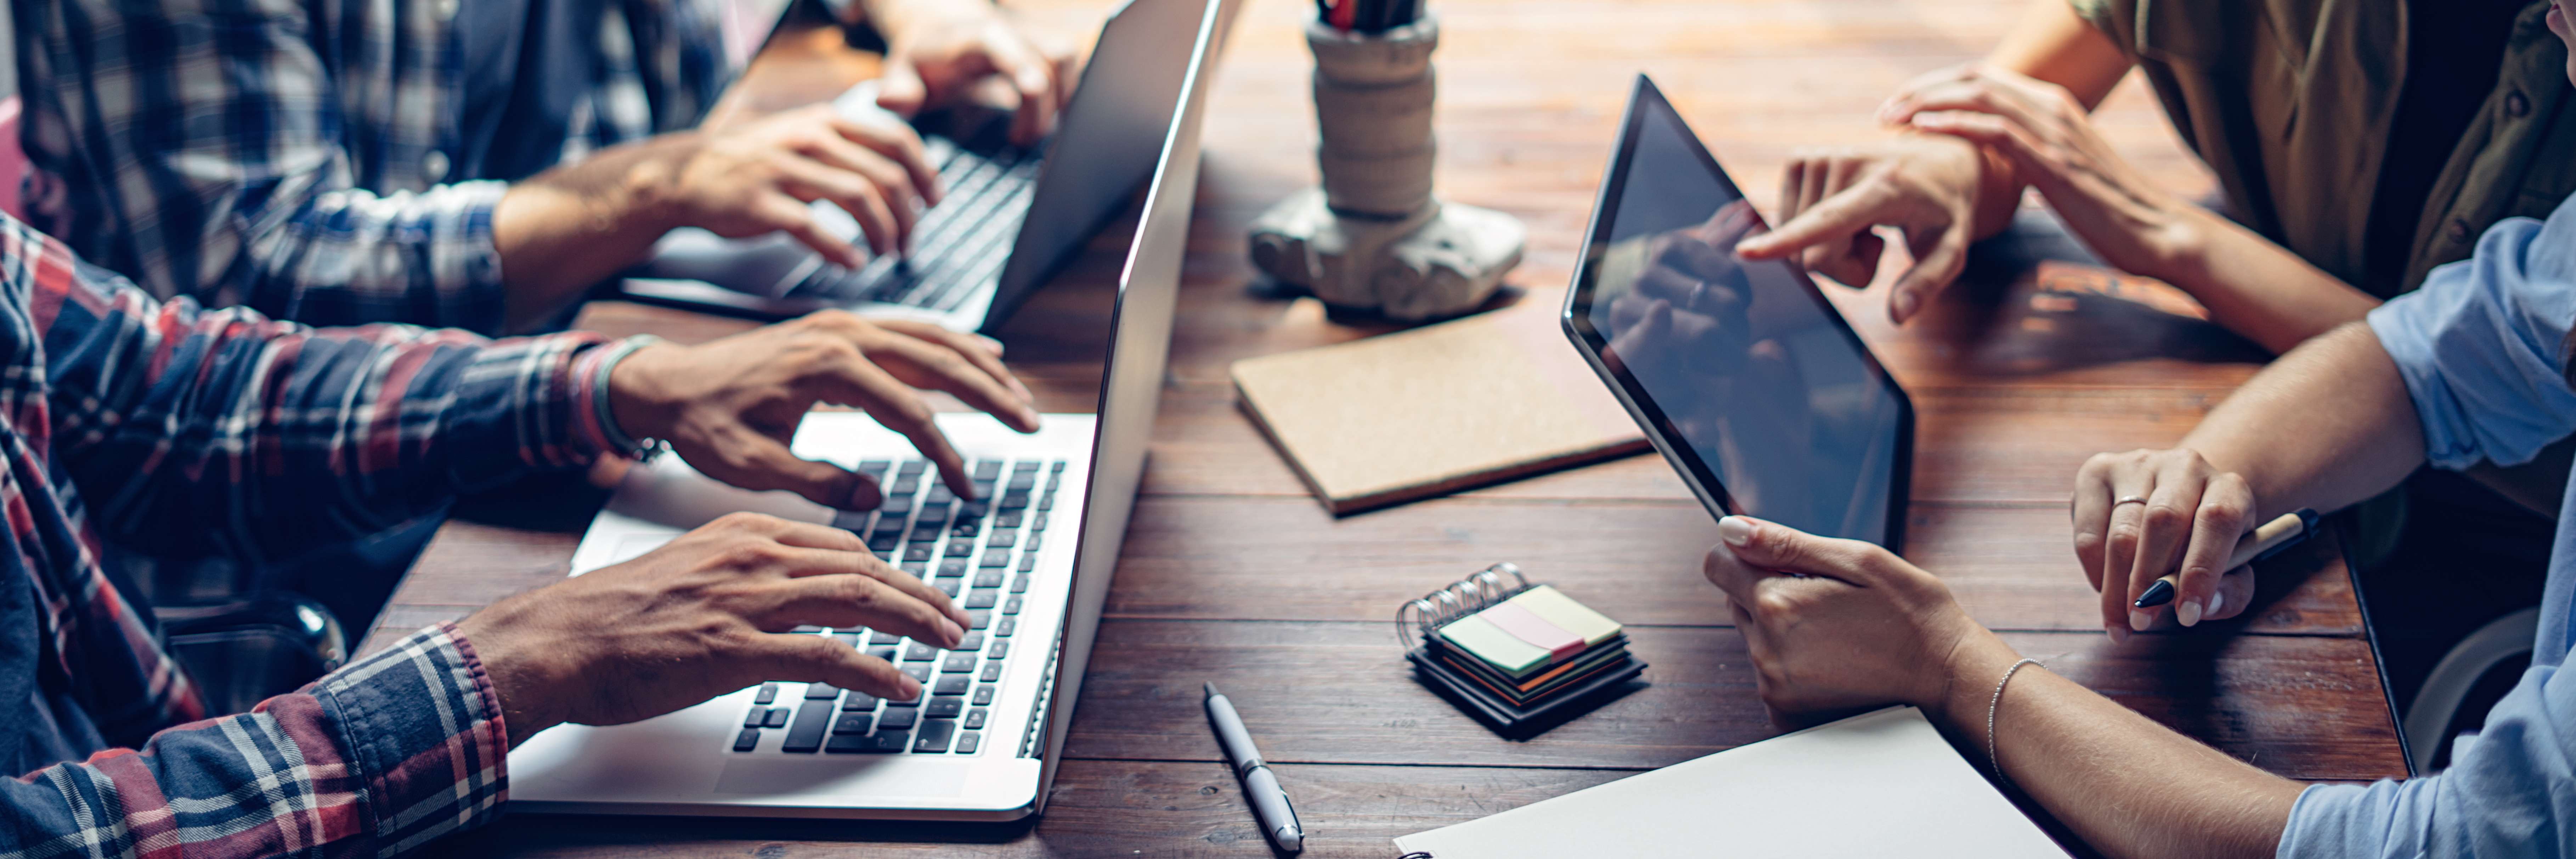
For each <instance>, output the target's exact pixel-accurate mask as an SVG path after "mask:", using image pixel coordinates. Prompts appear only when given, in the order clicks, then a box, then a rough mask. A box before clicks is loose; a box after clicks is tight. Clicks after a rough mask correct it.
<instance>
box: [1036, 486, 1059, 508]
mask: <svg viewBox="0 0 2576 859" xmlns="http://www.w3.org/2000/svg"><path fill="white" fill-rule="evenodd" d="M1038 509H1040V510H1053V509H1055V490H1052V489H1050V490H1047V494H1045V495H1040V496H1038Z"/></svg>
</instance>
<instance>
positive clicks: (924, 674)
mask: <svg viewBox="0 0 2576 859" xmlns="http://www.w3.org/2000/svg"><path fill="white" fill-rule="evenodd" d="M903 673H905V674H910V675H912V679H914V680H918V681H921V682H923V683H928V682H930V666H928V665H906V666H904V667H903Z"/></svg>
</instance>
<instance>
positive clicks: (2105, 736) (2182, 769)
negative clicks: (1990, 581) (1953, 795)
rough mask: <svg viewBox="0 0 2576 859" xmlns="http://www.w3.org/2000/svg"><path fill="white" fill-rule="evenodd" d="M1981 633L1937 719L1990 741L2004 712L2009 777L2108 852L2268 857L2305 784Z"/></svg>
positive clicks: (1959, 662) (2136, 857) (1964, 654)
mask: <svg viewBox="0 0 2576 859" xmlns="http://www.w3.org/2000/svg"><path fill="white" fill-rule="evenodd" d="M2020 658H2021V656H2020V654H2018V653H2015V652H2013V650H2012V648H2011V647H2009V646H2007V645H2005V644H2004V643H2003V641H2002V640H2001V639H1999V638H1996V637H1995V636H1994V635H1993V634H1992V633H1986V632H1982V631H1980V632H1978V633H1976V634H1975V636H1974V637H1973V638H1972V640H1970V641H1969V642H1967V643H1965V644H1963V645H1961V648H1960V653H1958V654H1957V655H1956V656H1954V658H1953V660H1952V670H1951V677H1952V678H1953V679H1952V681H1951V683H1950V688H1949V691H1948V693H1947V694H1946V695H1945V696H1944V699H1943V703H1942V705H1941V706H1940V708H1939V712H1937V713H1935V714H1934V715H1935V716H1936V718H1938V719H1940V720H1941V722H1942V724H1943V725H1945V726H1946V727H1947V728H1948V729H1949V730H1950V732H1951V734H1952V736H1956V737H1960V738H1963V739H1965V740H1966V741H1968V742H1970V743H1975V744H1980V745H1982V744H1983V743H1984V742H1985V741H1986V739H1987V734H1986V719H1987V715H1988V713H1989V712H1990V711H1991V713H1992V714H1993V717H1994V737H1993V739H1994V743H1995V757H1996V758H1997V760H1999V761H2000V762H2001V765H2002V768H2003V772H2004V774H2005V776H2006V777H2007V778H2009V779H2011V780H2012V782H2013V783H2014V784H2015V785H2017V786H2019V787H2020V788H2021V789H2022V790H2023V791H2025V792H2027V793H2029V794H2030V796H2031V797H2032V798H2033V799H2036V800H2038V801H2039V804H2040V805H2041V806H2042V807H2045V808H2047V809H2048V811H2049V813H2050V814H2052V815H2054V816H2056V818H2057V819H2058V821H2059V822H2061V823H2064V824H2066V826H2067V828H2069V829H2072V830H2074V832H2075V834H2076V836H2077V837H2080V838H2082V839H2083V840H2084V843H2086V844H2089V845H2091V846H2092V847H2093V848H2094V849H2096V850H2099V851H2101V852H2102V854H2103V855H2106V856H2111V857H2117V859H2163V857H2176V859H2180V857H2193V859H2200V857H2210V859H2223V857H2245V859H2257V857H2270V856H2272V855H2273V853H2274V850H2275V848H2276V847H2277V845H2278V844H2279V843H2280V840H2281V831H2282V829H2283V827H2284V826H2285V825H2286V824H2287V822H2288V820H2289V816H2290V808H2291V806H2292V805H2293V804H2294V803H2296V802H2297V800H2298V796H2299V791H2301V790H2303V789H2305V787H2306V786H2305V785H2304V784H2301V783H2299V782H2295V781H2291V780H2289V779H2285V778H2281V777H2279V776H2275V775H2272V774H2270V773H2266V772H2263V771H2262V770H2258V769H2255V768H2254V767H2252V766H2249V765H2246V764H2245V763H2244V762H2241V761H2238V760H2236V759H2235V758H2232V757H2229V756H2227V755H2226V754H2225V753H2222V752H2219V751H2218V750H2216V749H2212V748H2210V747H2208V746H2206V745H2202V744H2200V743H2198V742H2195V741H2193V740H2192V739H2191V738H2189V737H2185V736H2183V735H2181V734H2177V733H2174V732H2173V731H2171V730H2168V729H2166V728H2165V727H2164V726H2162V725H2159V724H2156V723H2155V722H2153V721H2150V720H2148V719H2147V718H2146V717H2144V716H2141V715H2138V713H2137V712H2136V711H2133V710H2130V709H2129V708H2127V707H2123V706H2121V705H2120V704H2119V703H2117V702H2114V701H2112V700H2110V699H2108V698H2104V697H2102V696H2100V695H2097V694H2094V693H2093V692H2092V690H2089V689H2086V688H2084V687H2082V686H2079V685H2076V684H2075V683H2074V682H2073V681H2070V680H2067V679H2065V678H2063V677H2059V676H2058V675H2056V674H2055V673H2052V672H2049V671H2047V670H2044V669H2042V668H2040V667H2038V666H2023V667H2022V669H2021V671H2020V672H2019V673H2016V674H2014V675H2013V678H2012V682H2010V683H2009V684H2006V685H2005V687H2004V693H2003V696H2002V697H2001V698H2000V699H1997V698H1996V697H1995V696H1994V688H1995V687H1994V684H1995V681H1997V680H1999V679H2001V678H2002V677H2003V676H2004V672H2005V670H2006V669H2008V668H2010V667H2011V666H2012V664H2013V663H2014V662H2015V661H2016V660H2018V659H2020Z"/></svg>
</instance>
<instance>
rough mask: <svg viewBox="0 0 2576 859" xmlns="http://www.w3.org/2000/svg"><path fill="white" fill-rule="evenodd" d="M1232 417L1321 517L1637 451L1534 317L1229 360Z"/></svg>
mask: <svg viewBox="0 0 2576 859" xmlns="http://www.w3.org/2000/svg"><path fill="white" fill-rule="evenodd" d="M1233 375H1234V387H1235V391H1236V393H1237V394H1238V395H1239V397H1240V401H1241V403H1242V405H1243V410H1244V411H1245V412H1247V413H1249V414H1251V416H1252V420H1253V423H1254V424H1256V425H1259V426H1260V427H1261V430H1262V432H1263V434H1265V435H1268V436H1269V437H1270V441H1271V442H1272V443H1273V444H1276V445H1278V447H1279V451H1280V453H1282V454H1284V455H1286V457H1287V459H1288V464H1289V465H1290V466H1291V467H1293V468H1295V469H1296V470H1297V476H1298V477H1299V478H1301V479H1303V480H1304V481H1305V482H1306V488H1307V489H1309V490H1312V491H1313V492H1314V493H1315V498H1316V499H1317V500H1319V501H1322V502H1323V503H1324V508H1325V509H1327V510H1330V511H1332V513H1333V514H1334V515H1337V516H1338V515H1346V514H1350V513H1356V512H1359V511H1362V510H1368V509H1371V508H1376V507H1383V506H1386V505H1389V504H1400V503H1403V502H1406V501H1412V500H1415V499H1419V498H1427V497H1430V496H1434V495H1442V494H1447V493H1451V492H1457V491H1460V490H1464V489H1470V488H1474V487H1477V486H1483V485H1486V484H1490V483H1500V482H1503V481H1507V480H1516V479H1519V478H1522V477H1528V476H1531V475H1535V474H1541V473H1544V472H1548V471H1553V470H1556V469H1560V468H1566V467H1570V466H1575V465H1582V464H1585V463H1590V462H1597V461H1600V460H1604V459H1610V458H1613V457H1619V456H1625V455H1628V454H1632V453H1636V452H1638V451H1642V450H1645V449H1646V439H1645V437H1644V436H1643V435H1642V434H1640V433H1639V432H1638V431H1637V425H1636V423H1635V422H1634V421H1631V420H1630V419H1629V418H1628V413H1627V412H1626V411H1624V410H1622V409H1621V408H1620V407H1619V402H1618V401H1617V400H1615V399H1612V398H1611V396H1610V393H1609V392H1608V391H1607V390H1604V389H1603V388H1602V387H1601V381H1600V380H1599V379H1598V378H1595V377H1594V376H1593V374H1592V371H1591V370H1590V369H1589V368H1587V367H1585V366H1584V365H1583V358H1582V356H1581V355H1578V354H1576V353H1575V351H1574V350H1573V349H1572V348H1571V347H1569V346H1567V345H1566V342H1565V336H1564V335H1563V334H1561V333H1559V332H1558V331H1557V330H1556V327H1555V320H1554V319H1553V318H1552V317H1549V316H1548V315H1546V314H1545V313H1540V312H1534V308H1533V309H1530V310H1521V309H1512V310H1500V311H1494V312H1491V313H1484V314H1479V315H1476V316H1471V317H1468V318H1465V319H1460V320H1456V321H1453V322H1444V323H1441V324H1438V325H1431V326H1425V327H1422V328H1416V329H1412V330H1409V331H1400V332H1397V333H1394V334H1386V335H1381V336H1377V337H1371V338H1368V339H1365V340H1357V341H1353V342H1350V343H1342V344H1337V345H1333V346H1323V347H1318V348H1314V349H1306V350H1302V351H1297V352H1287V353H1282V354H1277V355H1267V356H1263V357H1259V358H1249V359H1245V360H1242V361H1237V362H1235V363H1234V372H1233Z"/></svg>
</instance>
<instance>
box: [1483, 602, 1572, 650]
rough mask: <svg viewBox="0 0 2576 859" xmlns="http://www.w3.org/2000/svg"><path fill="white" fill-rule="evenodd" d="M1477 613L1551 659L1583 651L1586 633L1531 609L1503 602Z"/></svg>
mask: <svg viewBox="0 0 2576 859" xmlns="http://www.w3.org/2000/svg"><path fill="white" fill-rule="evenodd" d="M1477 616H1478V617H1482V618H1484V619H1485V621H1486V622H1488V623H1491V624H1493V625H1495V626H1497V627H1500V628H1502V630H1503V631H1504V632H1508V633H1511V634H1512V637H1513V638H1517V639H1520V640H1522V641H1526V642H1529V643H1530V646H1532V647H1536V648H1539V649H1541V650H1545V651H1547V652H1548V661H1550V662H1556V661H1560V660H1563V659H1565V658H1566V657H1568V656H1573V655H1574V654H1577V653H1581V652H1583V636H1580V635H1576V634H1574V633H1571V632H1567V631H1565V629H1564V628H1563V627H1560V626H1557V625H1556V624H1553V623H1549V622H1547V618H1543V617H1540V616H1538V615H1537V614H1534V613H1532V612H1531V611H1530V610H1529V609H1525V608H1522V607H1520V606H1517V605H1513V604H1511V603H1503V604H1502V605H1498V606H1495V607H1493V608H1489V609H1486V610H1484V611H1483V612H1481V613H1479V614H1478V615H1477Z"/></svg>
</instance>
